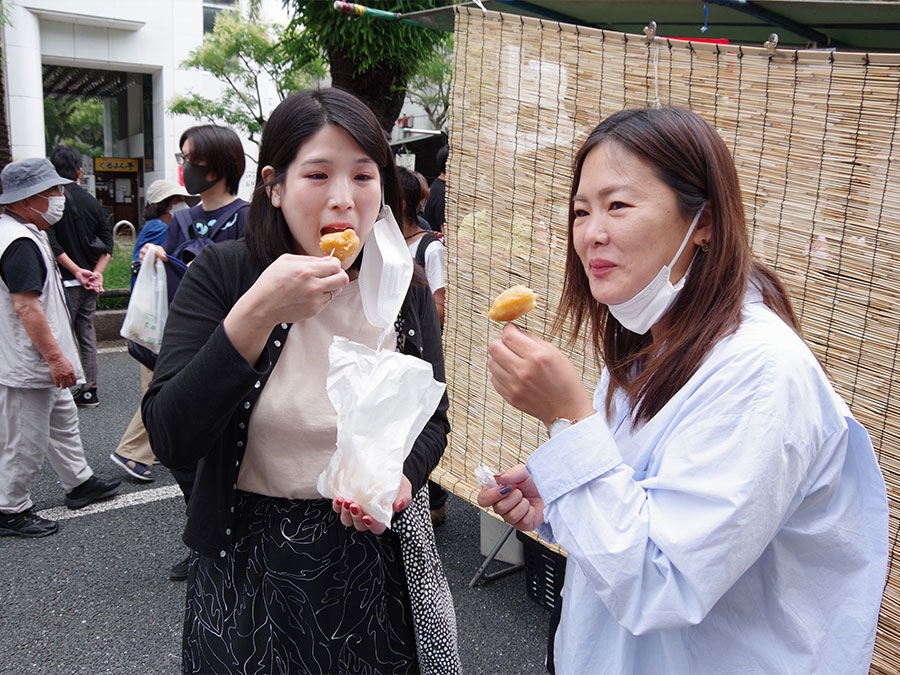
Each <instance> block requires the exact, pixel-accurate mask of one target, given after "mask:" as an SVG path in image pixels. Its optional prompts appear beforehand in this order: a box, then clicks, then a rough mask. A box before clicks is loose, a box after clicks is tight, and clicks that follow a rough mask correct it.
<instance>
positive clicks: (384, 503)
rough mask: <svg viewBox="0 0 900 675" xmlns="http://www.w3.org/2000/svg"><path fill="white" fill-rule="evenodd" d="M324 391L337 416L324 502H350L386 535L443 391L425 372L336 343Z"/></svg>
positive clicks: (322, 479) (390, 356) (407, 360)
mask: <svg viewBox="0 0 900 675" xmlns="http://www.w3.org/2000/svg"><path fill="white" fill-rule="evenodd" d="M328 360H329V363H330V365H329V370H328V379H327V382H326V385H325V386H326V389H327V391H328V398H329V399H330V400H331V404H332V405H333V406H334V409H335V410H336V411H337V418H338V419H337V450H336V451H335V453H334V455H332V457H331V461H330V462H329V464H328V467H327V468H326V469H325V471H323V472H322V473H321V474H320V475H319V480H318V483H317V488H318V490H319V493H320V494H321V495H322V496H323V497H327V498H328V499H335V498H336V497H342V498H344V499H349V500H352V501H354V502H356V503H357V504H359V505H360V507H362V509H363V511H365V512H366V513H368V514H369V515H370V516H372V517H373V518H374V519H375V520H377V521H378V522H380V523H383V524H384V525H386V526H388V527H390V524H391V517H392V516H393V503H394V500H395V499H396V498H397V494H398V493H399V492H400V481H401V479H402V475H403V461H404V460H405V459H406V457H407V455H409V453H410V450H412V447H413V443H414V442H415V440H416V438H417V437H418V436H419V434H420V433H421V431H422V429H423V428H424V427H425V424H426V423H427V422H428V420H429V418H430V417H431V415H432V414H433V413H434V411H435V409H436V408H437V406H438V403H440V400H441V396H442V395H443V394H444V389H445V388H446V385H444V384H442V383H440V382H437V381H436V380H435V379H434V374H433V371H432V368H431V364H430V363H428V362H427V361H422V360H421V359H417V358H416V357H414V356H409V355H407V354H400V353H397V352H393V351H386V350H381V351H377V352H376V351H375V350H373V349H370V348H368V347H366V346H364V345H361V344H358V343H356V342H351V341H350V340H347V339H345V338H342V337H335V338H334V342H333V343H332V344H331V347H329V348H328Z"/></svg>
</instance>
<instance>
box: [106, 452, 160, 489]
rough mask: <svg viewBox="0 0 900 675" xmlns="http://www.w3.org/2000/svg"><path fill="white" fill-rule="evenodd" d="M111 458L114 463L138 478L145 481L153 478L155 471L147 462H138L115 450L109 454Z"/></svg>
mask: <svg viewBox="0 0 900 675" xmlns="http://www.w3.org/2000/svg"><path fill="white" fill-rule="evenodd" d="M109 458H110V459H111V460H112V461H113V464H115V465H116V466H118V467H120V468H121V469H122V470H123V471H125V472H126V473H127V474H128V475H130V476H131V477H133V478H137V479H138V480H140V481H144V482H145V483H149V482H150V481H152V480H153V472H152V471H151V470H150V467H148V466H147V465H146V464H141V463H140V462H136V461H134V460H133V459H128V458H127V457H122V455H120V454H119V453H117V452H113V453H112V454H111V455H110V456H109Z"/></svg>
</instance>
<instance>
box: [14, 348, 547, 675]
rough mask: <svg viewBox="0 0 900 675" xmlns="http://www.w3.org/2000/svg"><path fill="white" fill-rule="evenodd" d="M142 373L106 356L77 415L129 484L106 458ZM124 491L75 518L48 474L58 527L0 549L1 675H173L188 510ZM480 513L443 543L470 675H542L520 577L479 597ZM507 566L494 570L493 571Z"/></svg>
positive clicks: (536, 618) (453, 521)
mask: <svg viewBox="0 0 900 675" xmlns="http://www.w3.org/2000/svg"><path fill="white" fill-rule="evenodd" d="M138 380H139V376H138V367H137V363H136V362H135V361H133V360H132V359H131V357H129V356H128V354H127V353H126V352H125V351H124V349H123V348H121V347H119V346H115V345H113V346H110V345H106V346H104V347H103V348H102V351H101V355H100V383H99V398H100V402H101V405H100V407H98V408H95V409H89V410H85V409H82V410H80V421H81V433H82V440H83V441H84V446H85V451H86V453H87V456H88V461H89V463H90V465H91V466H92V467H93V469H94V471H95V472H96V473H97V474H99V475H101V476H106V477H109V476H117V477H118V476H120V475H121V476H123V477H124V476H125V474H124V473H121V472H120V471H119V470H117V469H116V468H115V467H114V466H113V464H112V462H111V461H110V460H109V459H108V457H109V454H110V452H111V451H112V450H113V449H114V448H115V447H116V444H117V443H118V441H119V438H120V436H121V434H122V432H123V431H124V429H125V426H126V425H127V424H128V421H129V420H130V419H131V415H132V414H133V413H134V411H135V410H136V409H137V405H138V399H139V391H138V386H139V385H138ZM155 473H156V476H157V478H156V481H154V482H153V483H138V482H131V481H129V480H124V481H123V483H122V486H121V495H120V496H117V497H115V498H113V499H111V500H109V501H107V502H104V503H102V504H97V505H91V506H89V507H87V508H85V509H82V510H80V511H68V510H67V509H66V508H65V507H64V506H63V491H62V487H61V486H60V485H59V483H58V481H57V479H56V476H55V474H54V473H53V471H52V470H51V469H50V466H49V465H48V464H47V463H46V462H45V465H44V467H43V469H42V471H41V473H40V475H39V476H38V478H37V479H36V480H35V482H34V484H33V486H32V494H33V499H34V502H35V507H36V509H37V510H38V511H40V512H43V515H45V516H46V517H53V518H58V519H60V531H59V532H58V533H57V534H55V535H52V536H49V537H45V538H42V539H30V540H29V539H18V538H13V537H2V538H0V570H2V572H0V673H3V674H11V675H20V674H26V673H27V674H31V673H34V674H38V673H41V674H44V673H46V674H47V675H60V674H67V673H90V674H99V673H141V674H146V673H177V672H180V667H181V621H182V614H183V605H184V584H183V583H173V582H171V581H169V580H168V577H167V570H168V568H169V566H170V565H171V564H172V563H174V562H176V561H177V560H180V559H181V558H182V557H184V555H185V554H186V549H185V548H184V545H183V544H182V543H181V528H182V526H183V524H184V503H183V501H182V499H181V494H180V492H178V489H177V485H176V484H175V481H174V480H173V478H172V476H171V474H169V472H168V471H167V470H166V469H164V468H162V467H158V466H157V467H155ZM479 533H480V526H479V511H478V509H477V508H475V507H473V506H471V505H469V504H468V503H466V502H464V501H462V500H460V499H458V498H456V497H454V496H452V495H451V497H450V500H449V502H448V518H447V521H446V523H445V524H444V525H442V526H441V527H439V528H437V530H436V537H437V543H438V547H439V549H440V552H441V556H442V560H443V563H444V568H445V571H446V573H447V577H448V579H449V582H450V588H451V591H452V592H453V597H454V601H455V605H456V615H457V622H458V625H459V642H460V655H461V658H462V663H463V672H465V673H485V674H487V673H491V674H494V673H504V674H523V675H525V674H531V673H535V674H537V673H543V672H546V671H545V670H544V667H543V660H544V652H545V646H546V635H547V621H548V618H549V610H547V609H546V608H545V607H543V606H541V605H539V604H537V603H536V602H534V601H533V600H532V599H531V598H529V597H528V595H527V594H526V590H525V577H524V573H523V572H517V573H514V574H511V575H509V576H506V577H503V578H500V579H496V580H494V581H491V582H489V583H487V584H484V585H480V586H477V587H476V588H474V589H472V588H469V587H468V582H469V580H470V579H471V578H472V576H473V575H474V574H475V571H476V570H477V569H478V566H479V565H480V564H481V562H482V559H483V558H482V556H481V554H480V551H479V547H480V542H479V537H480V534H479ZM501 567H502V564H500V563H493V565H492V567H491V568H490V569H491V570H494V569H500V568H501Z"/></svg>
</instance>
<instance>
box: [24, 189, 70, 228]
mask: <svg viewBox="0 0 900 675" xmlns="http://www.w3.org/2000/svg"><path fill="white" fill-rule="evenodd" d="M45 199H46V200H47V210H46V211H38V210H37V209H36V208H34V207H33V206H32V207H29V208H31V210H32V211H34V212H35V213H40V214H41V218H43V219H44V220H45V221H47V224H48V225H56V223H58V222H59V219H60V218H62V217H63V212H64V211H65V210H66V196H65V195H53V196H52V197H45Z"/></svg>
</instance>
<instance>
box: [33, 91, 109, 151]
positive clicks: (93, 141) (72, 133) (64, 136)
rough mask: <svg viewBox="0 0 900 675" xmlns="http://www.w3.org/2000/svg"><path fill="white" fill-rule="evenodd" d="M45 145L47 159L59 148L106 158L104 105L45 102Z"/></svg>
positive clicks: (50, 98) (55, 99)
mask: <svg viewBox="0 0 900 675" xmlns="http://www.w3.org/2000/svg"><path fill="white" fill-rule="evenodd" d="M44 142H45V145H46V150H47V155H48V156H49V155H50V153H51V152H53V148H55V147H56V146H57V145H66V146H69V147H70V148H75V149H76V150H78V151H79V152H80V153H81V154H83V155H88V156H89V157H101V156H102V155H103V103H102V102H101V101H99V100H97V99H82V98H71V97H68V96H47V97H45V98H44Z"/></svg>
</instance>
